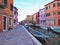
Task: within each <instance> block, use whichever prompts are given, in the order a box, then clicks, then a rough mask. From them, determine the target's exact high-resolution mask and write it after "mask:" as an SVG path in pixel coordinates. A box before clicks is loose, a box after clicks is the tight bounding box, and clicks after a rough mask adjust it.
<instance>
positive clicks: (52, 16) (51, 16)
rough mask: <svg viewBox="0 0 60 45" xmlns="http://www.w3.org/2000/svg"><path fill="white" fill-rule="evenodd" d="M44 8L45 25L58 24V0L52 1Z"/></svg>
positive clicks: (59, 18)
mask: <svg viewBox="0 0 60 45" xmlns="http://www.w3.org/2000/svg"><path fill="white" fill-rule="evenodd" d="M45 8H46V11H45V12H46V24H47V26H60V1H57V0H55V1H52V2H50V3H48V4H46V5H45Z"/></svg>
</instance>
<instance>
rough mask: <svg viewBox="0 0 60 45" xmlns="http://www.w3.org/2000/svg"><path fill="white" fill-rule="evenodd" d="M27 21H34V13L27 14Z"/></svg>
mask: <svg viewBox="0 0 60 45" xmlns="http://www.w3.org/2000/svg"><path fill="white" fill-rule="evenodd" d="M26 20H27V23H32V22H33V15H27V18H26Z"/></svg>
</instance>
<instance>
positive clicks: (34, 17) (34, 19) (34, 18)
mask: <svg viewBox="0 0 60 45" xmlns="http://www.w3.org/2000/svg"><path fill="white" fill-rule="evenodd" d="M33 21H34V23H36V13H34V14H33Z"/></svg>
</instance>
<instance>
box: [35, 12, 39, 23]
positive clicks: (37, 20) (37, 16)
mask: <svg viewBox="0 0 60 45" xmlns="http://www.w3.org/2000/svg"><path fill="white" fill-rule="evenodd" d="M39 18H40V15H39V12H37V13H36V23H37V24H39V23H40V19H39Z"/></svg>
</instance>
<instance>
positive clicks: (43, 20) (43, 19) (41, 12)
mask: <svg viewBox="0 0 60 45" xmlns="http://www.w3.org/2000/svg"><path fill="white" fill-rule="evenodd" d="M39 15H40V26H46V14H45V8H43V9H40V10H39Z"/></svg>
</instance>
